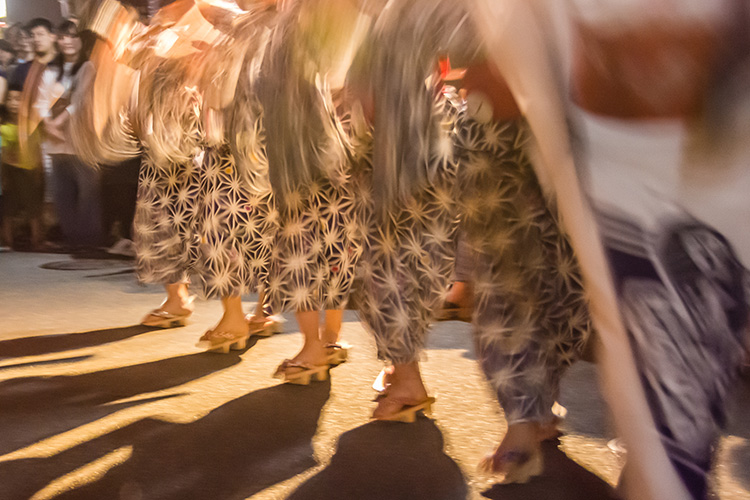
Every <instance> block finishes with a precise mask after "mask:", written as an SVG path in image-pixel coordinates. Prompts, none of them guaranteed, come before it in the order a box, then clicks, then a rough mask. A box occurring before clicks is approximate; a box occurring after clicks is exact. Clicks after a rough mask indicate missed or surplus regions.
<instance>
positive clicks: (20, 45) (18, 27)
mask: <svg viewBox="0 0 750 500" xmlns="http://www.w3.org/2000/svg"><path fill="white" fill-rule="evenodd" d="M4 39H5V40H6V41H7V42H8V43H10V45H11V47H12V48H13V51H14V52H15V61H14V62H13V65H12V67H11V73H12V70H14V69H15V68H16V66H17V65H18V64H21V63H25V62H27V61H31V60H32V59H33V58H34V51H33V50H32V48H31V35H29V32H28V31H26V28H25V27H24V26H23V25H22V24H21V23H16V24H14V25H12V26H11V27H10V28H8V29H7V30H5V34H4ZM9 74H10V73H9Z"/></svg>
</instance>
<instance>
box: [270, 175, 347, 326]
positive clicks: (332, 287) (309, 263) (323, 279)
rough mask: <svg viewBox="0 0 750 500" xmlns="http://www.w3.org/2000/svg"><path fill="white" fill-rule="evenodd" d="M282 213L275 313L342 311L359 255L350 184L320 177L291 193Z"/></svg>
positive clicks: (273, 282)
mask: <svg viewBox="0 0 750 500" xmlns="http://www.w3.org/2000/svg"><path fill="white" fill-rule="evenodd" d="M341 176H342V177H346V176H345V175H344V173H343V172H341ZM278 211H279V212H278V213H279V221H280V223H279V226H280V228H279V231H278V233H277V236H276V239H275V243H274V245H273V250H272V259H271V271H270V274H271V277H270V280H269V288H268V292H269V300H270V303H271V304H272V306H273V308H274V311H277V312H282V311H321V310H328V309H343V308H344V306H345V305H346V302H347V300H348V298H349V292H350V289H351V286H352V282H353V280H354V272H355V265H356V262H357V258H358V256H359V254H360V253H361V242H360V239H359V238H358V234H359V231H358V227H357V224H356V222H355V219H354V204H353V199H352V194H351V191H350V186H349V185H348V180H347V181H343V182H336V183H335V184H334V183H333V182H331V181H330V180H328V179H325V178H322V177H320V178H318V179H317V180H314V181H313V182H311V183H310V184H309V185H307V186H301V187H298V188H297V189H295V190H293V191H292V192H290V193H287V194H286V196H285V201H284V203H283V204H281V203H279V204H278Z"/></svg>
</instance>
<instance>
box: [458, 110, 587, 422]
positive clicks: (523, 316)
mask: <svg viewBox="0 0 750 500" xmlns="http://www.w3.org/2000/svg"><path fill="white" fill-rule="evenodd" d="M529 142H530V134H529V130H528V126H527V125H526V122H525V121H524V120H523V119H517V120H507V121H488V122H486V123H480V122H478V121H475V120H474V119H472V118H470V117H467V116H466V115H465V114H464V113H461V114H460V115H459V120H458V133H457V141H456V147H457V151H456V154H457V156H458V162H459V167H458V191H459V200H460V206H461V215H462V219H461V229H462V231H463V235H464V236H463V237H464V240H465V241H466V244H467V246H469V247H470V248H471V249H472V250H473V257H474V273H473V280H472V281H473V284H474V316H473V324H474V337H475V343H476V349H477V356H478V358H479V362H480V364H481V366H482V369H483V370H484V373H485V375H486V377H487V379H488V380H489V382H490V383H491V384H492V386H493V388H494V389H495V391H496V393H497V396H498V400H499V401H500V404H501V405H502V407H503V410H504V411H505V418H506V419H507V420H508V423H510V424H512V423H517V422H524V421H536V422H545V421H549V420H551V419H552V418H553V415H552V413H551V408H552V405H553V404H554V402H555V400H556V399H557V397H558V391H559V384H560V379H561V377H562V374H563V372H564V370H565V368H566V367H567V366H568V365H570V364H571V363H572V362H573V361H575V360H576V359H577V358H578V356H579V355H580V353H581V352H582V350H583V347H584V345H585V342H586V340H587V338H588V336H589V333H590V331H591V324H590V318H589V314H588V307H587V301H586V298H585V295H584V292H583V286H582V282H581V277H580V272H579V269H578V263H577V261H576V258H575V255H574V254H573V250H572V248H571V247H570V244H569V242H568V240H567V238H566V236H565V234H564V232H563V230H562V228H561V225H560V222H559V220H558V217H557V214H556V211H555V209H554V206H552V205H550V204H549V203H548V202H547V200H546V198H545V196H544V194H543V192H542V189H541V187H540V185H539V181H538V180H537V177H536V174H535V173H534V170H533V168H532V166H531V163H530V161H529V157H528V151H527V150H528V146H529Z"/></svg>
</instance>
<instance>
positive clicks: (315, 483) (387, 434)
mask: <svg viewBox="0 0 750 500" xmlns="http://www.w3.org/2000/svg"><path fill="white" fill-rule="evenodd" d="M467 494H468V486H467V485H466V481H465V479H464V477H463V475H462V474H461V470H460V469H459V467H458V465H457V464H456V463H455V462H454V461H453V460H452V459H451V458H450V457H449V456H448V455H446V454H445V452H444V451H443V435H442V434H441V432H440V430H439V429H438V427H437V426H436V425H435V423H434V422H433V421H432V420H429V419H427V418H420V419H418V420H417V422H415V423H413V424H403V423H398V422H371V423H369V424H366V425H363V426H361V427H358V428H356V429H353V430H350V431H348V432H345V433H344V434H342V435H341V438H340V439H339V443H338V448H337V450H336V454H335V455H334V456H333V458H332V459H331V463H330V464H329V465H328V467H326V468H325V469H324V470H323V471H321V472H320V473H319V474H317V475H316V476H313V477H312V478H310V479H308V480H307V481H306V482H305V483H303V484H302V485H300V487H299V488H298V489H297V490H296V491H295V492H294V493H292V495H291V496H289V499H290V500H308V499H310V500H317V499H321V498H325V499H327V500H331V499H347V500H349V499H353V498H356V499H358V500H367V499H373V500H375V499H378V500H381V499H388V500H401V499H403V500H407V499H408V500H421V499H424V500H458V499H461V500H463V499H465V498H466V497H467Z"/></svg>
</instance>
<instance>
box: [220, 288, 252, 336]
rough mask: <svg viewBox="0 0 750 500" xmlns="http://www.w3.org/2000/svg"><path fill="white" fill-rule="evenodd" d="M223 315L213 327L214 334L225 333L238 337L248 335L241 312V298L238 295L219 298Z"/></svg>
mask: <svg viewBox="0 0 750 500" xmlns="http://www.w3.org/2000/svg"><path fill="white" fill-rule="evenodd" d="M221 305H222V307H223V308H224V314H223V315H222V316H221V319H220V320H219V322H218V323H217V324H216V326H215V327H213V331H214V332H227V333H233V334H237V335H238V336H240V335H243V334H246V333H248V327H247V322H246V321H245V313H244V312H242V298H241V297H240V296H239V295H230V296H227V297H222V298H221Z"/></svg>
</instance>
